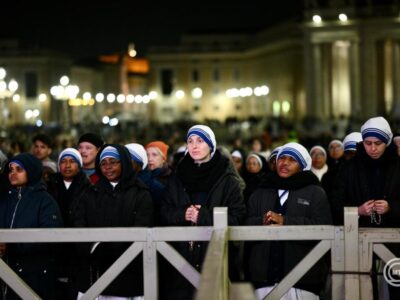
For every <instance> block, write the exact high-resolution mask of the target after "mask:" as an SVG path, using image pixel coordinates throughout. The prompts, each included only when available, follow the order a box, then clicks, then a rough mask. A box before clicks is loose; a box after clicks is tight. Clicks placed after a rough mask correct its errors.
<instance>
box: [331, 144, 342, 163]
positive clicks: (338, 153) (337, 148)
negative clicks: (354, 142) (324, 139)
mask: <svg viewBox="0 0 400 300" xmlns="http://www.w3.org/2000/svg"><path fill="white" fill-rule="evenodd" d="M343 153H344V149H343V147H342V146H341V145H340V144H339V143H332V144H331V145H330V147H329V155H330V157H332V158H333V159H339V158H341V157H342V156H343Z"/></svg>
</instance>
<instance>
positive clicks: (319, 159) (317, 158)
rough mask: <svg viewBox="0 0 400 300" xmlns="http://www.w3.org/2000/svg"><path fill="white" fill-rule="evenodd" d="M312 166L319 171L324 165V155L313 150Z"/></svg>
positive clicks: (317, 150) (319, 151)
mask: <svg viewBox="0 0 400 300" xmlns="http://www.w3.org/2000/svg"><path fill="white" fill-rule="evenodd" d="M311 159H312V166H313V167H314V168H316V169H321V168H322V167H323V166H324V165H325V163H326V156H325V153H324V152H322V151H321V150H319V149H315V150H314V151H313V152H312V153H311Z"/></svg>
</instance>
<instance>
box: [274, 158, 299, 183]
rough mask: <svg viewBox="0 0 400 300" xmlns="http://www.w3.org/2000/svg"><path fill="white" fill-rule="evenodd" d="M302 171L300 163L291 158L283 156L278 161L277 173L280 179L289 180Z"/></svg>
mask: <svg viewBox="0 0 400 300" xmlns="http://www.w3.org/2000/svg"><path fill="white" fill-rule="evenodd" d="M300 171H301V169H300V165H299V163H298V162H297V160H295V159H294V158H293V157H291V156H288V155H282V156H280V157H279V158H278V160H277V161H276V172H277V173H278V175H279V177H282V178H288V177H290V176H292V175H294V174H296V173H299V172H300Z"/></svg>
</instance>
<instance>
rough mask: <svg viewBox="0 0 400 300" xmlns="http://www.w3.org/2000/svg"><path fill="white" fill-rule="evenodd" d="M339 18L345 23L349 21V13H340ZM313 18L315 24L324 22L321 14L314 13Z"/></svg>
mask: <svg viewBox="0 0 400 300" xmlns="http://www.w3.org/2000/svg"><path fill="white" fill-rule="evenodd" d="M338 19H339V21H340V22H343V23H344V22H347V21H348V18H347V15H346V14H343V13H342V14H339V15H338ZM312 20H313V22H314V23H315V24H320V23H322V17H321V16H320V15H313V17H312Z"/></svg>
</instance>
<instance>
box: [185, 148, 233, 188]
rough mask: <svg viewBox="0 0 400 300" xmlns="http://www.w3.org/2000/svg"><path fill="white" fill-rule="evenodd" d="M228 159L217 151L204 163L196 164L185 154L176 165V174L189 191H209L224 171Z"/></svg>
mask: <svg viewBox="0 0 400 300" xmlns="http://www.w3.org/2000/svg"><path fill="white" fill-rule="evenodd" d="M227 166H228V159H227V158H225V157H223V156H222V155H221V154H220V152H219V151H216V152H215V154H214V156H213V157H212V158H211V159H210V160H209V161H208V162H206V163H202V164H200V165H198V164H196V163H195V162H194V160H193V159H192V157H191V156H190V155H189V154H187V155H185V156H184V158H183V159H182V160H181V161H180V163H179V164H178V167H177V175H178V177H179V179H180V180H181V181H182V183H183V186H184V187H185V188H186V190H187V191H188V192H189V193H193V192H209V191H210V190H211V188H212V187H213V186H214V185H215V183H216V182H217V181H218V180H219V179H220V178H221V176H222V175H223V174H224V173H225V172H226V168H227Z"/></svg>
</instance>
